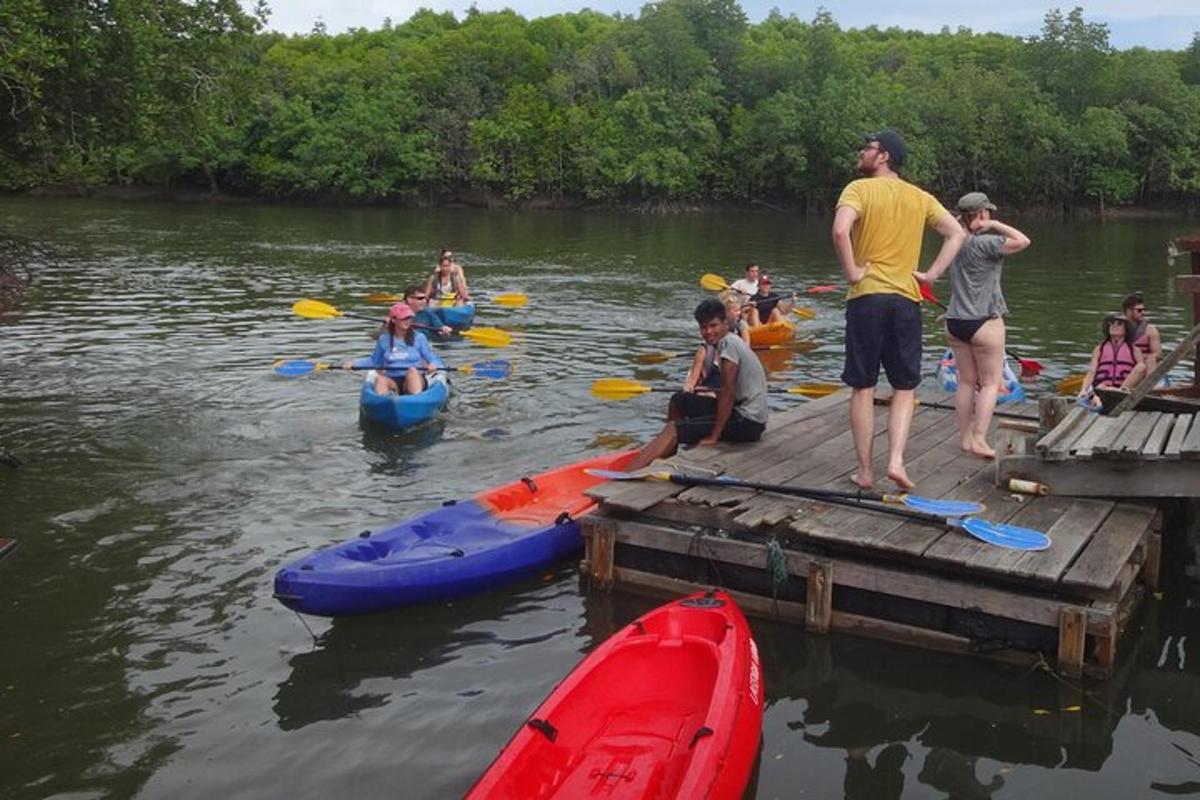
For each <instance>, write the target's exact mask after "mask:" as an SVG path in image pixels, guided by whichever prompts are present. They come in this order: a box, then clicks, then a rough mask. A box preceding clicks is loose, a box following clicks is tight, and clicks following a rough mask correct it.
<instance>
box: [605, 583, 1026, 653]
mask: <svg viewBox="0 0 1200 800" xmlns="http://www.w3.org/2000/svg"><path fill="white" fill-rule="evenodd" d="M616 580H617V583H618V584H620V585H621V586H623V587H631V588H636V589H641V590H645V591H649V592H652V593H654V594H656V595H663V594H666V595H670V596H678V595H685V594H692V593H693V592H697V591H702V590H705V589H708V588H710V587H709V586H707V585H706V584H699V583H693V582H691V581H684V580H680V579H678V578H670V577H667V576H664V575H654V574H652V573H649V572H641V571H639V570H634V569H628V568H625V567H618V568H617V570H616ZM726 591H727V593H728V594H729V596H730V597H732V598H733V599H734V601H735V602H736V603H737V604H738V606H739V607H740V608H741V609H742V610H743V611H745V612H748V613H750V614H754V615H755V616H759V617H765V618H767V619H784V620H789V621H803V619H804V605H803V604H802V603H789V602H785V601H783V600H780V601H778V602H776V601H773V600H772V599H771V598H769V597H761V596H760V595H756V594H749V593H747V592H738V591H731V590H726ZM830 629H831V630H834V631H838V632H841V633H850V634H854V635H856V636H864V637H867V638H871V639H878V640H880V641H885V642H892V643H896V644H902V645H907V646H909V647H919V648H922V649H924V650H933V651H936V652H939V653H950V654H954V655H966V656H973V657H976V658H985V659H987V660H989V661H999V662H1001V663H1005V664H1013V665H1017V666H1029V665H1031V664H1034V663H1037V662H1038V660H1039V656H1038V654H1036V653H1030V652H1025V651H1022V650H1015V649H1012V648H1007V649H1004V650H998V651H994V652H986V653H985V652H980V651H979V649H978V648H977V647H975V646H974V643H973V642H972V641H971V640H970V639H968V638H966V637H965V636H956V635H954V634H951V633H944V632H942V631H934V630H928V629H925V628H916V627H913V626H911V625H904V624H902V623H898V622H888V621H886V620H878V619H871V618H869V617H863V616H859V615H857V614H849V613H846V612H844V611H834V612H833V614H832V615H831V617H830Z"/></svg>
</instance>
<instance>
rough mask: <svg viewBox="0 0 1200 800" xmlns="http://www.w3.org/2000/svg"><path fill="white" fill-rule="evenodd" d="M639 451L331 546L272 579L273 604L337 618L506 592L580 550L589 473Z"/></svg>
mask: <svg viewBox="0 0 1200 800" xmlns="http://www.w3.org/2000/svg"><path fill="white" fill-rule="evenodd" d="M632 457H633V452H632V451H631V452H626V453H617V454H615V455H614V454H609V455H604V456H600V457H598V458H590V459H587V460H585V461H580V462H578V463H575V464H571V465H569V466H566V467H560V468H559V469H555V470H551V471H549V472H544V473H541V474H538V475H533V476H530V477H525V478H521V479H520V480H518V481H514V482H512V483H509V484H505V485H504V486H499V487H496V488H495V489H491V490H488V491H486V492H482V493H480V494H478V495H475V496H474V497H472V498H470V499H469V500H460V501H458V502H451V503H448V504H446V505H443V506H442V507H440V508H437V509H435V510H433V511H430V512H427V513H425V514H420V515H418V516H416V517H413V518H411V519H408V520H405V521H403V522H400V523H397V524H395V525H392V526H391V527H388V528H385V529H383V530H380V531H365V532H363V533H360V534H359V535H358V538H355V539H351V540H349V541H346V542H342V543H340V544H336V545H332V546H330V547H327V548H325V549H323V550H318V551H317V552H315V553H312V554H310V555H307V556H304V557H303V558H300V559H298V560H296V561H293V562H292V563H290V564H288V565H286V566H285V567H283V568H282V569H280V570H279V572H277V573H276V574H275V597H276V599H278V600H279V601H280V602H281V603H283V604H284V605H285V606H287V607H288V608H291V609H295V610H296V611H301V612H303V613H306V614H317V615H320V616H326V617H336V616H342V615H346V614H362V613H367V612H372V611H383V610H385V609H389V608H397V607H400V606H406V605H412V604H415V603H429V602H435V601H439V600H449V599H453V598H456V597H462V596H464V595H468V594H473V593H475V592H481V591H485V590H488V589H492V588H494V587H497V586H501V585H503V584H505V583H508V582H510V581H512V580H513V579H515V578H518V577H521V576H524V575H529V574H536V573H537V572H538V571H539V570H541V569H544V568H545V567H547V566H549V565H551V564H553V563H554V562H556V561H559V560H560V559H562V558H565V557H566V556H568V555H570V554H572V553H575V552H577V551H579V550H581V549H582V547H583V539H582V538H581V536H580V531H579V523H578V522H576V519H577V518H578V517H580V516H582V515H583V514H586V513H587V512H588V511H590V510H592V508H594V506H595V503H594V502H593V501H592V500H591V498H589V497H587V496H586V495H584V491H586V490H587V489H589V488H591V487H592V486H595V485H597V484H599V483H603V481H604V479H603V478H598V477H594V476H592V475H588V474H587V473H586V472H584V470H587V469H621V468H622V467H623V465H624V464H625V463H627V462H628V461H629V459H630V458H632Z"/></svg>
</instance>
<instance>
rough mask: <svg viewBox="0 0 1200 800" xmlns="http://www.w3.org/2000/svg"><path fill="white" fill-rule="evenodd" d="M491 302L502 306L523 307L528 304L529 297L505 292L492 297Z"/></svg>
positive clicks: (518, 293)
mask: <svg viewBox="0 0 1200 800" xmlns="http://www.w3.org/2000/svg"><path fill="white" fill-rule="evenodd" d="M492 302H493V303H496V304H497V305H502V306H513V307H516V306H523V305H525V304H526V303H528V302H529V295H527V294H521V293H520V292H506V293H504V294H497V295H493V296H492Z"/></svg>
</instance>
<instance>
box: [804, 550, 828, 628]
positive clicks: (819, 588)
mask: <svg viewBox="0 0 1200 800" xmlns="http://www.w3.org/2000/svg"><path fill="white" fill-rule="evenodd" d="M832 619H833V565H832V564H830V563H828V562H825V561H814V562H812V563H811V564H809V565H808V599H807V601H806V602H805V604H804V627H805V628H807V629H808V630H810V631H812V632H813V633H829V623H830V621H831V620H832Z"/></svg>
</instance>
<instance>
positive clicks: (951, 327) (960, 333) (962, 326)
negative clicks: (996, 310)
mask: <svg viewBox="0 0 1200 800" xmlns="http://www.w3.org/2000/svg"><path fill="white" fill-rule="evenodd" d="M989 319H991V317H984V318H983V319H949V318H947V319H946V330H947V331H949V333H950V335H951V336H953V337H954V338H955V339H958V340H959V341H960V342H966V343H967V344H970V343H971V340H972V339H974V338H975V334H976V333H978V332H979V329H980V328H982V327H983V324H984V323H985V322H987V321H988V320H989Z"/></svg>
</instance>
